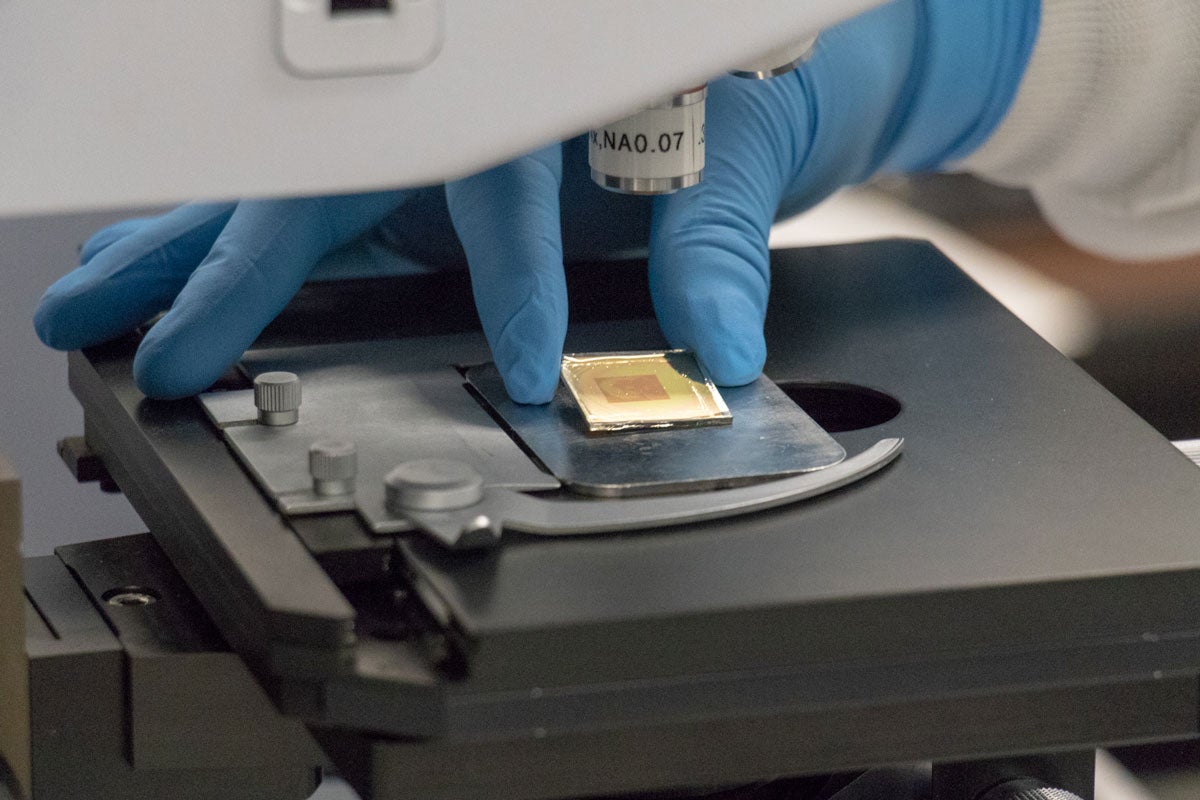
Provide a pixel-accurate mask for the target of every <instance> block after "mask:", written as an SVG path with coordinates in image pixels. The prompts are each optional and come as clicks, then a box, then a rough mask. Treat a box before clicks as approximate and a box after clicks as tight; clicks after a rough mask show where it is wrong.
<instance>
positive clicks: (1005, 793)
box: [980, 779, 1079, 800]
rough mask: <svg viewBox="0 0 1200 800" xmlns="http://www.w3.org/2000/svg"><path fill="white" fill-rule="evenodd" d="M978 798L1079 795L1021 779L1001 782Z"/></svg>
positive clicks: (1055, 799) (1047, 799) (1050, 799)
mask: <svg viewBox="0 0 1200 800" xmlns="http://www.w3.org/2000/svg"><path fill="white" fill-rule="evenodd" d="M1030 784H1033V785H1030ZM980 800H1079V795H1077V794H1075V793H1074V792H1068V791H1067V790H1066V789H1055V788H1052V787H1049V786H1038V785H1037V784H1036V783H1035V782H1033V781H1031V780H1030V779H1023V780H1016V781H1009V782H1008V783H1003V784H1001V785H999V786H997V787H995V788H994V789H992V790H991V791H988V792H986V793H985V794H984V795H983V797H982V798H980Z"/></svg>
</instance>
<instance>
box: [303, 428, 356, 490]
mask: <svg viewBox="0 0 1200 800" xmlns="http://www.w3.org/2000/svg"><path fill="white" fill-rule="evenodd" d="M308 471H309V474H311V475H312V478H313V491H315V492H316V493H317V494H319V495H322V496H325V497H330V496H336V495H344V494H352V493H353V492H354V479H355V477H356V476H357V475H358V448H357V447H356V446H355V444H354V442H352V441H350V440H349V439H321V440H318V441H316V442H313V443H312V446H310V447H309V448H308Z"/></svg>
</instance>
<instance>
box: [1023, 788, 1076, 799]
mask: <svg viewBox="0 0 1200 800" xmlns="http://www.w3.org/2000/svg"><path fill="white" fill-rule="evenodd" d="M1009 800H1079V795H1077V794H1075V793H1074V792H1068V791H1067V790H1066V789H1022V790H1021V791H1019V792H1017V793H1016V794H1014V795H1009Z"/></svg>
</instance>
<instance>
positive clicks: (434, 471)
mask: <svg viewBox="0 0 1200 800" xmlns="http://www.w3.org/2000/svg"><path fill="white" fill-rule="evenodd" d="M384 489H385V494H386V497H387V500H386V502H387V509H388V511H390V512H392V513H393V514H403V513H404V511H405V510H412V511H451V510H453V509H458V508H466V507H467V506H472V505H475V504H476V503H478V502H479V501H480V500H482V499H483V476H482V475H480V474H479V472H478V471H477V470H476V469H475V468H474V467H472V466H471V465H470V464H466V463H464V462H462V461H451V460H448V459H438V458H428V459H421V460H418V461H406V462H404V463H403V464H400V465H399V466H397V467H396V468H395V469H393V470H392V471H391V472H389V473H388V474H387V477H386V478H384Z"/></svg>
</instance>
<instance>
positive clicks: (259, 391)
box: [254, 372, 300, 426]
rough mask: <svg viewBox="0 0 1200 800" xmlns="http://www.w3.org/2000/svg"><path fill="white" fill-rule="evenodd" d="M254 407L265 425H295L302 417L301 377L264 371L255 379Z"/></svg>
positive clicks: (260, 420) (293, 374)
mask: <svg viewBox="0 0 1200 800" xmlns="http://www.w3.org/2000/svg"><path fill="white" fill-rule="evenodd" d="M254 407H255V408H257V409H258V421H259V422H260V423H262V424H263V425H273V426H280V425H294V424H295V423H296V422H297V421H299V419H300V377H299V376H298V375H296V374H295V373H294V372H264V373H263V374H261V375H259V376H258V377H256V378H255V379H254Z"/></svg>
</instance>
